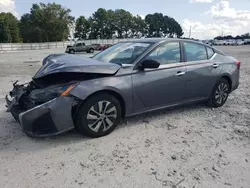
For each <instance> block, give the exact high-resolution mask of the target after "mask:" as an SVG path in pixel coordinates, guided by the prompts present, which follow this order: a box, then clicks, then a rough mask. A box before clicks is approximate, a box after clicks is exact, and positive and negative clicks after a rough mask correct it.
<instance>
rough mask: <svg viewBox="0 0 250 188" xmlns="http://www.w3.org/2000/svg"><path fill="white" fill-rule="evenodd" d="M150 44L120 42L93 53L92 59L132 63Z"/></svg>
mask: <svg viewBox="0 0 250 188" xmlns="http://www.w3.org/2000/svg"><path fill="white" fill-rule="evenodd" d="M150 46H151V43H144V42H121V43H117V44H115V45H114V46H111V47H109V48H108V49H107V50H105V51H103V52H100V53H99V54H97V55H95V56H94V57H93V59H96V60H99V61H104V62H110V63H116V64H132V63H133V61H134V60H135V59H136V58H137V57H139V56H140V55H141V54H142V53H143V52H145V51H146V50H147V49H148V48H149V47H150Z"/></svg>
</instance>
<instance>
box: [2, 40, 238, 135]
mask: <svg viewBox="0 0 250 188" xmlns="http://www.w3.org/2000/svg"><path fill="white" fill-rule="evenodd" d="M239 74H240V62H239V61H238V60H236V59H235V58H233V57H230V56H227V55H225V54H224V53H223V52H221V51H219V50H217V49H216V48H213V47H210V46H208V45H206V44H202V43H200V42H195V41H191V40H184V39H162V38H153V39H150V38H147V39H140V40H133V41H124V42H120V43H117V44H115V45H113V46H112V47H110V48H108V49H107V50H105V51H102V52H100V53H98V54H96V55H95V56H93V57H92V58H85V57H81V56H72V55H68V54H52V55H50V56H48V57H46V58H45V59H44V62H43V65H42V67H41V68H40V69H39V70H38V72H37V73H36V74H35V75H34V76H33V78H32V81H31V82H29V83H28V84H17V83H14V88H13V90H12V91H11V92H10V93H9V95H7V96H6V102H7V111H8V112H11V113H12V115H13V116H14V118H15V119H16V120H17V121H18V122H19V123H20V124H21V125H22V128H23V130H24V132H25V133H26V134H27V135H29V136H35V137H43V136H51V135H56V134H60V133H62V132H65V131H68V130H71V129H73V128H75V127H76V128H77V130H78V131H80V132H81V133H82V134H84V135H87V136H90V137H101V136H104V135H107V134H109V133H111V132H112V131H113V130H114V129H115V128H116V126H117V125H118V124H119V122H120V120H121V119H122V118H124V117H128V116H132V115H136V114H141V113H146V112H151V111H153V110H159V109H163V108H170V107H173V106H179V105H183V104H189V103H194V102H202V101H207V102H208V104H209V105H210V106H212V107H214V108H216V107H221V106H222V105H224V104H225V102H226V101H227V98H228V96H229V94H230V93H231V92H232V91H234V90H235V89H236V88H237V87H238V85H239Z"/></svg>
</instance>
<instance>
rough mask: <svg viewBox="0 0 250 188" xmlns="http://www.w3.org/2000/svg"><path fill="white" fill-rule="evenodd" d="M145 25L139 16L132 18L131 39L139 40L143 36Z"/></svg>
mask: <svg viewBox="0 0 250 188" xmlns="http://www.w3.org/2000/svg"><path fill="white" fill-rule="evenodd" d="M145 32H146V23H145V21H144V19H142V18H141V16H139V15H137V16H134V17H133V19H132V25H131V37H136V38H140V37H142V36H144V35H145Z"/></svg>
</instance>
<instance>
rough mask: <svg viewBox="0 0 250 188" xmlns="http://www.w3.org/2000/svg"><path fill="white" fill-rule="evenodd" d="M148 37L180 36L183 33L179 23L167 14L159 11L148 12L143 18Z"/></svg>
mask: <svg viewBox="0 0 250 188" xmlns="http://www.w3.org/2000/svg"><path fill="white" fill-rule="evenodd" d="M145 22H146V26H147V36H148V37H174V36H176V37H181V36H182V35H183V31H182V28H181V26H180V24H179V23H178V22H177V21H176V20H175V19H174V18H171V17H169V16H163V14H161V13H154V14H148V15H147V16H146V18H145Z"/></svg>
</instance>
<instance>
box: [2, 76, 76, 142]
mask: <svg viewBox="0 0 250 188" xmlns="http://www.w3.org/2000/svg"><path fill="white" fill-rule="evenodd" d="M76 84H77V82H69V83H67V84H55V85H50V86H45V87H41V86H39V85H38V84H36V82H35V81H34V80H33V81H31V82H30V83H27V84H23V85H19V84H16V83H15V84H14V85H13V86H14V88H13V90H12V91H11V92H10V93H9V95H7V96H6V103H7V111H8V112H11V114H12V115H13V117H14V118H15V119H16V120H17V121H18V122H19V123H20V124H21V126H22V128H23V130H24V132H25V133H26V134H27V135H29V136H35V137H44V136H51V135H56V134H59V133H61V132H64V131H67V130H70V129H73V128H74V124H73V119H72V114H71V112H72V108H73V107H74V105H75V104H77V99H75V98H74V97H72V96H69V94H68V93H69V92H70V90H71V89H73V88H74V87H75V86H76Z"/></svg>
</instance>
